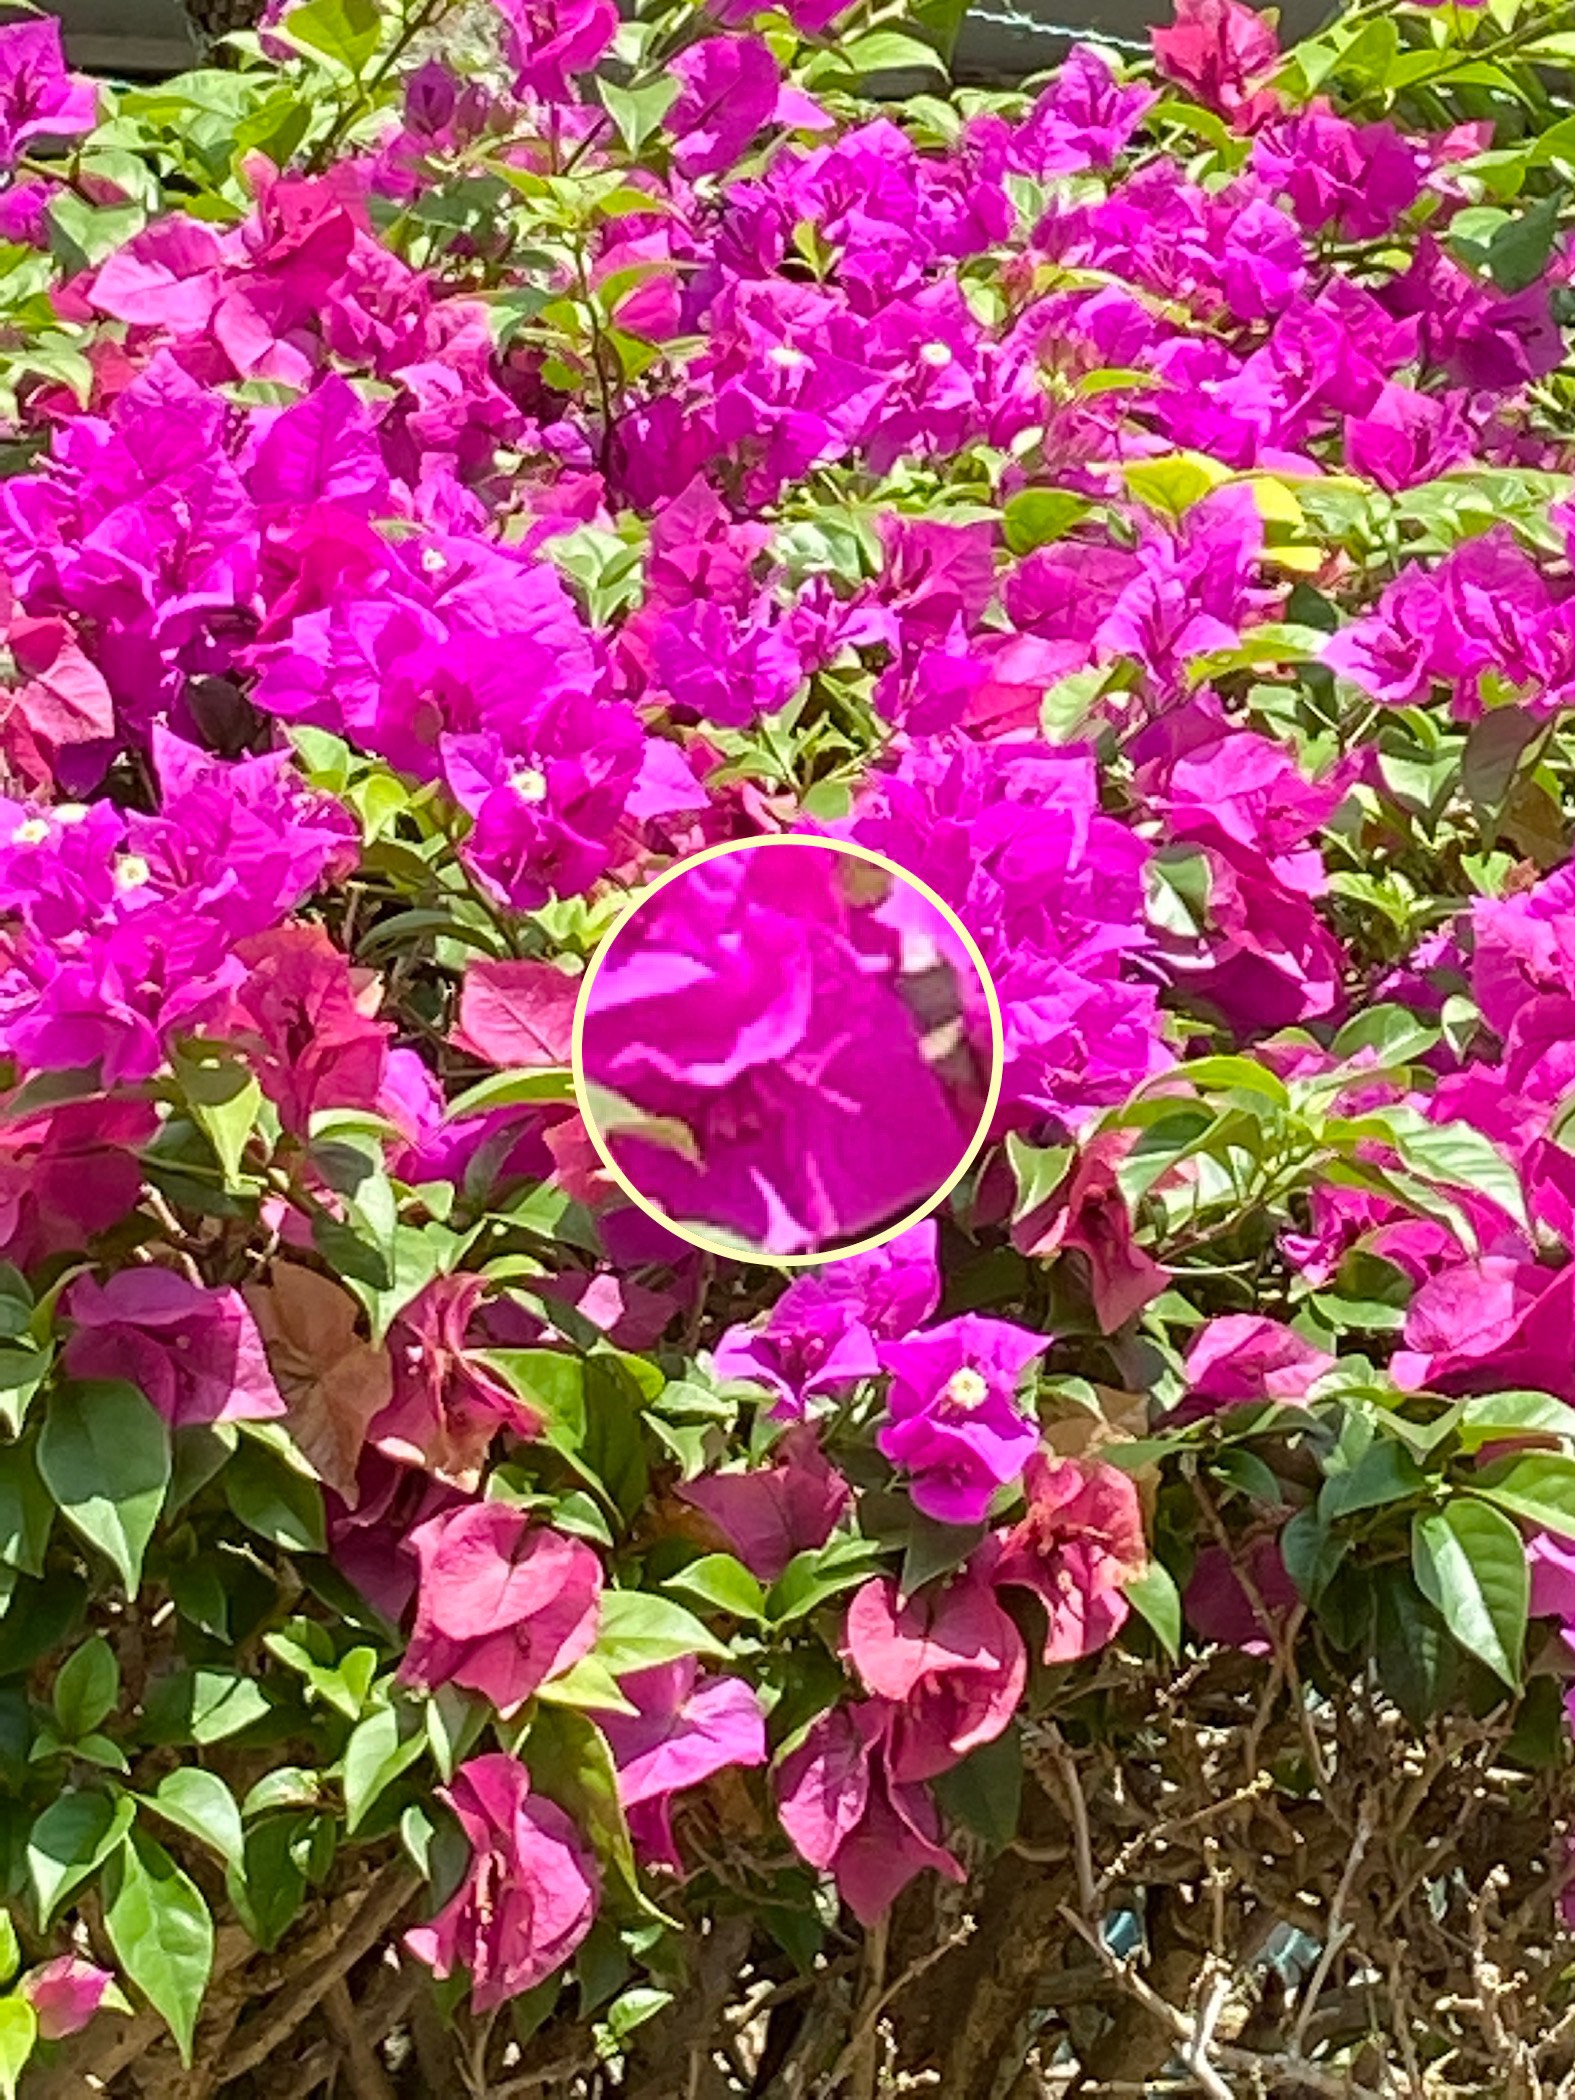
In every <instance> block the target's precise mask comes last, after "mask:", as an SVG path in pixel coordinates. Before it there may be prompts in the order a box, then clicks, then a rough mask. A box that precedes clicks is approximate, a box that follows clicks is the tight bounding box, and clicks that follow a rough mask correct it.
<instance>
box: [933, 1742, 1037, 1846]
mask: <svg viewBox="0 0 1575 2100" xmlns="http://www.w3.org/2000/svg"><path fill="white" fill-rule="evenodd" d="M935 1794H936V1799H937V1800H938V1801H939V1802H940V1804H941V1807H942V1808H943V1809H945V1811H946V1813H947V1815H949V1816H952V1817H954V1818H955V1819H956V1821H957V1822H959V1823H961V1824H963V1825H964V1826H965V1827H966V1828H967V1829H969V1830H971V1831H972V1832H973V1833H974V1835H975V1837H978V1838H982V1839H983V1841H984V1843H985V1844H986V1845H988V1846H989V1848H990V1850H991V1851H992V1852H999V1851H1001V1850H1002V1849H1003V1848H1004V1847H1005V1846H1007V1845H1009V1844H1010V1843H1011V1842H1012V1840H1013V1838H1014V1837H1016V1835H1017V1820H1018V1816H1019V1814H1020V1812H1021V1808H1022V1799H1023V1740H1022V1735H1021V1732H1020V1731H1019V1729H1018V1726H1017V1723H1016V1722H1015V1721H1014V1722H1012V1723H1011V1725H1010V1726H1009V1727H1008V1728H1007V1729H1006V1731H1005V1733H1004V1734H1002V1735H998V1736H997V1737H996V1739H995V1741H994V1742H993V1743H983V1744H981V1745H980V1747H979V1748H978V1749H977V1750H974V1751H971V1752H970V1753H969V1754H968V1756H967V1757H965V1758H964V1759H963V1761H962V1763H961V1764H959V1765H954V1766H953V1767H952V1769H951V1770H950V1771H949V1772H943V1773H942V1774H941V1775H940V1777H939V1778H938V1779H937V1780H936V1781H935Z"/></svg>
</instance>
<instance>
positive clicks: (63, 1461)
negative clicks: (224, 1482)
mask: <svg viewBox="0 0 1575 2100" xmlns="http://www.w3.org/2000/svg"><path fill="white" fill-rule="evenodd" d="M38 1470H39V1472H40V1473H41V1474H42V1475H43V1477H44V1482H45V1484H46V1486H47V1487H48V1489H49V1492H50V1493H51V1494H52V1495H53V1496H54V1498H55V1502H56V1505H57V1506H58V1508H59V1510H60V1513H61V1515H62V1516H63V1517H64V1518H65V1520H66V1522H67V1523H68V1524H69V1525H70V1526H71V1528H72V1529H73V1530H74V1531H76V1532H78V1533H79V1534H80V1535H81V1537H83V1538H84V1539H86V1540H87V1542H88V1544H89V1545H90V1546H96V1547H97V1548H98V1550H99V1552H101V1553H102V1554H103V1555H104V1556H105V1557H106V1559H108V1560H109V1561H110V1562H111V1563H112V1565H113V1566H114V1569H115V1572H116V1573H117V1574H118V1575H119V1577H120V1579H121V1581H122V1583H123V1584H124V1585H125V1588H126V1593H127V1595H128V1596H134V1595H135V1594H136V1591H137V1585H138V1583H139V1582H140V1581H141V1579H142V1557H143V1555H144V1554H145V1553H146V1551H147V1549H148V1541H149V1540H150V1539H151V1538H152V1536H153V1527H154V1525H155V1524H156V1523H157V1522H158V1518H159V1511H160V1509H161V1508H162V1507H163V1503H164V1490H165V1488H166V1487H167V1486H168V1485H169V1477H170V1433H169V1428H168V1426H167V1424H166V1423H165V1422H164V1420H163V1418H162V1417H161V1416H160V1414H159V1413H158V1410H157V1409H156V1408H155V1407H154V1406H153V1403H152V1402H151V1401H150V1400H148V1399H146V1398H145V1397H144V1396H143V1395H142V1394H141V1393H139V1392H138V1390H137V1388H136V1387H135V1386H134V1385H125V1384H122V1383H121V1382H119V1381H118V1380H117V1381H115V1382H113V1383H111V1382H108V1381H105V1382H102V1383H99V1382H94V1383H90V1384H85V1385H68V1386H64V1387H62V1388H61V1389H60V1390H59V1391H58V1392H57V1393H56V1394H55V1395H54V1397H53V1399H52V1400H51V1402H50V1406H49V1413H48V1415H47V1416H46V1417H45V1421H44V1428H43V1434H42V1435H41V1436H40V1438H39V1440H38Z"/></svg>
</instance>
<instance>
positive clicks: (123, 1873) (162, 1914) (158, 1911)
mask: <svg viewBox="0 0 1575 2100" xmlns="http://www.w3.org/2000/svg"><path fill="white" fill-rule="evenodd" d="M105 1883H106V1886H105V1900H104V1929H105V1931H106V1932H107V1933H108V1935H109V1943H110V1945H111V1946H112V1947H113V1948H114V1950H115V1954H116V1958H117V1959H118V1961H119V1962H120V1965H121V1967H122V1969H124V1971H125V1972H126V1975H127V1976H128V1978H129V1979H130V1980H131V1982H132V1983H134V1984H135V1985H136V1987H137V1989H138V1990H139V1991H141V1993H142V1995H143V1996H144V1997H145V1998H146V1999H147V2001H148V2003H149V2004H150V2005H151V2006H152V2007H153V2009H154V2011H155V2012H157V2013H159V2014H160V2015H161V2016H162V2017H163V2019H164V2020H165V2021H166V2022H167V2024H168V2026H169V2030H170V2032H171V2034H173V2035H174V2037H175V2043H176V2047H177V2048H178V2049H179V2050H180V2056H181V2062H182V2063H184V2064H186V2065H188V2066H189V2065H190V2063H191V2060H192V2037H193V2034H194V2033H195V2031H196V2026H197V2013H198V2010H199V2008H200V2006H201V2004H202V1994H203V1992H204V1991H205V1990H206V1989H207V1987H208V1977H209V1974H210V1972H211V1970H212V1968H213V1920H212V1919H211V1918H210V1917H209V1915H208V1906H207V1904H206V1903H204V1901H203V1900H202V1895H201V1893H200V1891H199V1890H198V1888H197V1886H196V1884H195V1882H193V1881H191V1880H190V1879H189V1878H188V1876H187V1875H185V1874H184V1873H182V1871H181V1869H180V1868H179V1867H178V1866H176V1864H175V1862H174V1860H172V1859H171V1858H170V1856H169V1854H168V1853H167V1852H166V1851H165V1850H164V1847H163V1846H162V1845H160V1844H157V1843H156V1842H155V1841H154V1840H153V1839H152V1838H150V1837H147V1836H146V1835H144V1833H143V1832H141V1831H138V1830H134V1831H132V1832H131V1834H130V1835H129V1837H128V1838H127V1839H126V1841H125V1843H124V1844H123V1845H122V1846H121V1847H120V1850H119V1851H118V1852H117V1853H116V1854H115V1856H114V1858H113V1860H112V1861H111V1863H110V1868H109V1873H108V1874H107V1876H106V1877H105Z"/></svg>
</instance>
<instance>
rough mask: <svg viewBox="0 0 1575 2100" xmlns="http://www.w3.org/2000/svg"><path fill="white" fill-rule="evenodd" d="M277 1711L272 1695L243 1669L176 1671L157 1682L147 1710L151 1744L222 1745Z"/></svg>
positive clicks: (147, 1733)
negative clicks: (271, 1703) (273, 1705)
mask: <svg viewBox="0 0 1575 2100" xmlns="http://www.w3.org/2000/svg"><path fill="white" fill-rule="evenodd" d="M272 1712H273V1708H272V1706H271V1705H270V1704H269V1701H268V1696H267V1694H266V1693H265V1692H264V1691H263V1688H262V1686H261V1685H260V1684H258V1683H257V1682H256V1681H255V1680H254V1679H253V1678H250V1677H247V1676H244V1675H243V1674H242V1673H241V1672H240V1671H239V1670H226V1669H220V1668H216V1667H214V1668H208V1669H201V1670H176V1671H174V1672H173V1673H172V1674H171V1675H170V1676H168V1677H163V1678H160V1679H158V1680H156V1682H155V1683H154V1685H153V1687H152V1689H151V1690H150V1691H149V1694H148V1698H147V1702H146V1706H145V1708H144V1719H143V1734H144V1736H145V1737H146V1738H147V1740H148V1741H149V1742H151V1743H173V1744H181V1743H197V1744H201V1745H204V1746H206V1745H207V1744H209V1743H222V1742H223V1741H225V1739H226V1738H227V1737H229V1736H232V1735H239V1734H240V1732H241V1730H242V1729H243V1728H250V1727H252V1726H253V1724H254V1723H255V1722H258V1721H261V1720H264V1719H266V1717H267V1716H268V1715H269V1714H271V1713H272Z"/></svg>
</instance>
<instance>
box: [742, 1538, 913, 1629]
mask: <svg viewBox="0 0 1575 2100" xmlns="http://www.w3.org/2000/svg"><path fill="white" fill-rule="evenodd" d="M885 1561H886V1554H885V1551H884V1549H883V1548H882V1547H881V1546H880V1545H879V1543H878V1542H877V1541H876V1540H874V1539H853V1538H840V1539H833V1540H832V1541H831V1542H830V1544H829V1545H825V1546H813V1547H811V1548H809V1550H808V1551H806V1552H804V1553H796V1554H794V1556H793V1558H792V1559H791V1560H790V1561H789V1562H788V1564H787V1566H786V1567H785V1568H784V1569H783V1570H782V1573H781V1574H780V1575H779V1576H778V1577H777V1579H776V1581H775V1582H774V1583H773V1584H772V1585H771V1588H770V1589H769V1590H768V1591H767V1592H766V1612H767V1615H768V1617H769V1618H770V1619H771V1622H772V1624H773V1625H777V1626H785V1625H787V1624H788V1623H790V1622H791V1621H792V1620H794V1619H801V1618H803V1617H804V1615H805V1613H806V1612H811V1611H813V1610H815V1608H816V1606H817V1605H821V1604H825V1603H826V1602H828V1600H829V1599H831V1598H832V1597H836V1596H840V1595H841V1593H842V1592H843V1591H844V1590H850V1589H852V1588H853V1587H854V1586H855V1584H857V1583H860V1582H864V1581H866V1580H867V1579H868V1577H869V1576H871V1575H874V1574H877V1573H879V1572H880V1571H881V1570H882V1569H883V1568H884V1566H885Z"/></svg>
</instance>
